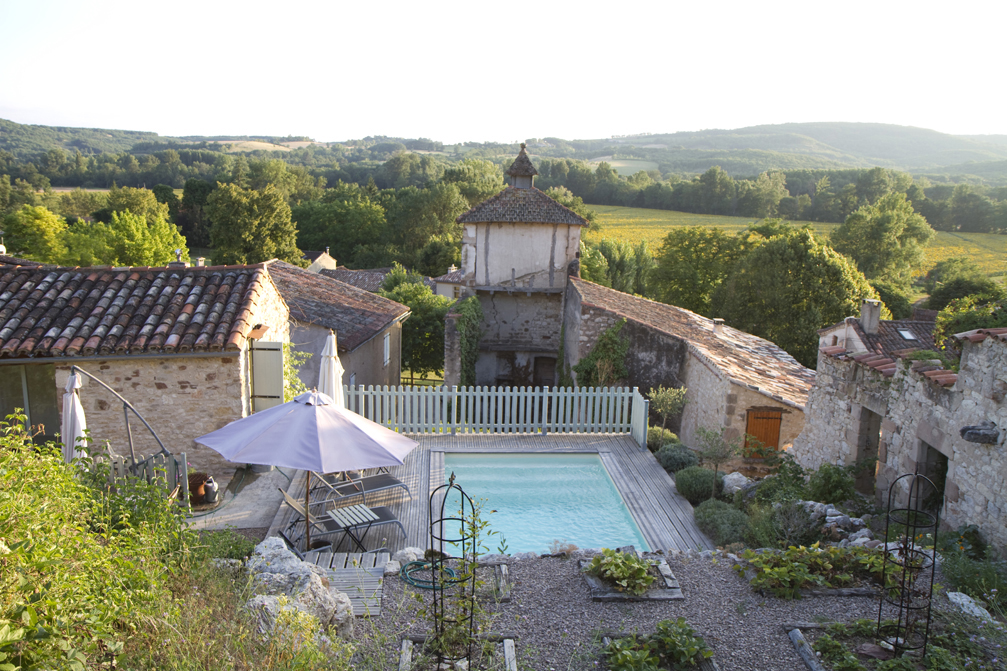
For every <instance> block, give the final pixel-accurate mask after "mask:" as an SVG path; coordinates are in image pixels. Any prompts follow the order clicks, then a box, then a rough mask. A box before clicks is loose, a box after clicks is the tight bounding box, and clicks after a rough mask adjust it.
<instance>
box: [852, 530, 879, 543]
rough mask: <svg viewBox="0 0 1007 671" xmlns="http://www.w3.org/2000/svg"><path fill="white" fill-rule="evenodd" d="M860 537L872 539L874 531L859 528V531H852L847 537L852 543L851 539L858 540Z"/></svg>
mask: <svg viewBox="0 0 1007 671" xmlns="http://www.w3.org/2000/svg"><path fill="white" fill-rule="evenodd" d="M861 538H866V539H867V540H872V539H873V538H874V532H873V531H871V530H870V529H861V530H860V531H854V532H853V533H852V534H850V536H849V539H850V542H851V543H852V542H853V541H856V540H860V539H861Z"/></svg>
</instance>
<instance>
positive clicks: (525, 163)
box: [507, 142, 538, 177]
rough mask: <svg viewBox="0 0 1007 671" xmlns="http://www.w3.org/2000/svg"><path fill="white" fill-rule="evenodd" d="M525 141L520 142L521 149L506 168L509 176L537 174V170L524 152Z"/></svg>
mask: <svg viewBox="0 0 1007 671" xmlns="http://www.w3.org/2000/svg"><path fill="white" fill-rule="evenodd" d="M524 149H525V143H524V142H522V143H521V151H519V152H518V155H517V158H516V159H514V162H513V163H511V166H510V169H509V170H507V174H508V175H510V176H511V177H534V176H535V175H537V174H538V170H536V169H535V166H534V165H532V163H531V159H530V158H528V154H527V152H525V150H524Z"/></svg>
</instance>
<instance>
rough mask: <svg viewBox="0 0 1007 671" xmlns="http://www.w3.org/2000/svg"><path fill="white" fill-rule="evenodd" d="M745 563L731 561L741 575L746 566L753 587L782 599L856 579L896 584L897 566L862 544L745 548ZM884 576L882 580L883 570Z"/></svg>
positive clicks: (882, 554) (855, 581)
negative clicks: (751, 573)
mask: <svg viewBox="0 0 1007 671" xmlns="http://www.w3.org/2000/svg"><path fill="white" fill-rule="evenodd" d="M742 558H743V559H744V560H745V561H746V562H747V563H748V566H747V567H745V566H742V565H740V564H735V565H734V570H736V571H738V572H739V573H741V574H742V575H744V574H745V572H746V571H747V570H749V569H751V570H754V572H755V577H754V578H752V580H751V581H750V582H749V585H750V586H751V587H752V589H754V590H766V591H768V592H770V593H771V594H773V595H775V596H778V597H780V598H783V599H795V598H800V596H801V590H802V589H804V588H806V587H807V588H812V587H826V588H835V587H850V586H852V585H855V584H856V583H857V582H858V581H860V582H870V583H872V584H874V585H877V586H882V584H883V585H884V586H886V587H888V588H892V587H895V586H896V585H897V584H898V576H899V570H900V569H899V566H898V565H897V564H895V563H894V562H888V563H887V564H885V556H884V552H883V551H879V550H877V549H873V548H865V547H847V548H841V547H838V546H835V545H833V546H829V547H825V548H820V547H819V546H818V544H817V543H815V544H814V545H812V546H810V547H790V548H787V549H786V550H784V551H783V552H763V553H755V552H753V551H752V550H745V553H744V554H743V555H742ZM883 572H884V574H885V575H886V579H885V580H884V581H882V578H881V576H882V573H883Z"/></svg>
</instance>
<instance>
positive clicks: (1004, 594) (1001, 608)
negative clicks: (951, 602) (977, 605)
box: [941, 551, 1007, 616]
mask: <svg viewBox="0 0 1007 671" xmlns="http://www.w3.org/2000/svg"><path fill="white" fill-rule="evenodd" d="M941 557H942V559H943V560H944V561H943V562H942V563H941V571H942V572H943V573H944V577H945V579H947V581H948V584H950V585H951V588H952V591H956V592H965V593H966V594H968V595H969V596H971V597H973V598H974V599H979V600H981V601H983V602H984V603H985V604H986V606H987V607H988V608H989V609H990V610H991V611H993V612H994V613H996V614H999V615H1001V616H1003V615H1004V614H1005V613H1007V563H1005V562H1003V561H994V560H993V559H991V558H987V559H985V560H982V561H978V560H975V559H970V558H969V557H968V555H966V554H965V553H964V552H963V551H957V552H946V553H944V554H942V555H941Z"/></svg>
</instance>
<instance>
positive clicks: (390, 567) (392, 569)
mask: <svg viewBox="0 0 1007 671" xmlns="http://www.w3.org/2000/svg"><path fill="white" fill-rule="evenodd" d="M401 570H402V565H401V564H399V563H398V562H397V561H395V560H394V559H392V560H391V561H389V562H388V563H387V564H385V575H386V576H389V575H398V574H399V571H401Z"/></svg>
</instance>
